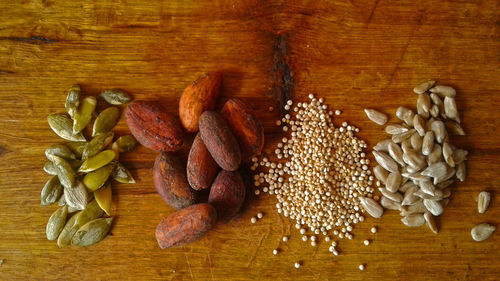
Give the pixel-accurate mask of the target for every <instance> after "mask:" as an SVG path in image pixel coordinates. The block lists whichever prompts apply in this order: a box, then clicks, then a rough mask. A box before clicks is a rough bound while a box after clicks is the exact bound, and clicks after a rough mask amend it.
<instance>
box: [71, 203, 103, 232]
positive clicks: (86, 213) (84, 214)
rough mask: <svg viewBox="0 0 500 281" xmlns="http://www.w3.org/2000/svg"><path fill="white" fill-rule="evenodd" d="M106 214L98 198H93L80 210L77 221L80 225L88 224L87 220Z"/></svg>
mask: <svg viewBox="0 0 500 281" xmlns="http://www.w3.org/2000/svg"><path fill="white" fill-rule="evenodd" d="M103 214H104V212H103V210H102V209H101V207H99V204H98V202H97V201H96V200H92V201H91V202H90V203H89V204H87V206H86V207H85V209H84V210H82V211H81V212H80V214H79V215H78V217H77V218H76V223H77V224H78V225H80V226H82V225H84V224H86V223H87V222H89V221H91V220H94V219H96V218H99V217H101V216H102V215H103Z"/></svg>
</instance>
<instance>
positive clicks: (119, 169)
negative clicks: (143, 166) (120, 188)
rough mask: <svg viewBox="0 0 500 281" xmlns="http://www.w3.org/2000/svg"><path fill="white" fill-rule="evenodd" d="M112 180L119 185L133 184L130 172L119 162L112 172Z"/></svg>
mask: <svg viewBox="0 0 500 281" xmlns="http://www.w3.org/2000/svg"><path fill="white" fill-rule="evenodd" d="M113 179H114V180H115V181H117V182H121V183H135V180H134V178H133V177H132V174H131V173H130V171H129V170H128V169H127V168H125V166H123V164H122V163H120V162H117V163H116V166H115V169H114V170H113Z"/></svg>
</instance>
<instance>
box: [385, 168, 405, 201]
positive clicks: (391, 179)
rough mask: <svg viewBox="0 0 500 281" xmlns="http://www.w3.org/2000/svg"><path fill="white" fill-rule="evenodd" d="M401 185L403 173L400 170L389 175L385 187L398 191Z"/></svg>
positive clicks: (390, 190) (391, 190)
mask: <svg viewBox="0 0 500 281" xmlns="http://www.w3.org/2000/svg"><path fill="white" fill-rule="evenodd" d="M400 185H401V174H400V173H399V172H393V173H390V174H389V176H388V177H387V182H386V184H385V188H387V190H388V191H389V192H397V191H398V189H399V186H400ZM395 201H396V200H395Z"/></svg>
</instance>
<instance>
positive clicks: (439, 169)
mask: <svg viewBox="0 0 500 281" xmlns="http://www.w3.org/2000/svg"><path fill="white" fill-rule="evenodd" d="M447 171H448V167H447V166H446V163H444V162H438V163H434V164H431V165H429V166H428V167H427V168H425V170H423V171H422V173H421V174H422V175H423V176H427V177H432V178H440V177H443V176H445V175H446V173H447Z"/></svg>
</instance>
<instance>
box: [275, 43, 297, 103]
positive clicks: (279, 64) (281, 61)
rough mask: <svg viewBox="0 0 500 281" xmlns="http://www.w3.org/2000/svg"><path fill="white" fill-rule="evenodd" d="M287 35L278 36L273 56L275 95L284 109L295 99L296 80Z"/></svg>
mask: <svg viewBox="0 0 500 281" xmlns="http://www.w3.org/2000/svg"><path fill="white" fill-rule="evenodd" d="M286 39H287V38H286V35H285V34H279V35H278V36H276V41H275V44H274V54H273V64H274V66H273V70H272V75H273V77H272V80H273V94H274V96H275V98H276V99H278V100H279V101H280V108H281V109H283V107H284V106H285V104H286V102H287V100H289V99H292V97H293V87H294V78H293V72H292V70H291V68H290V65H289V47H288V43H287V40H286Z"/></svg>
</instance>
